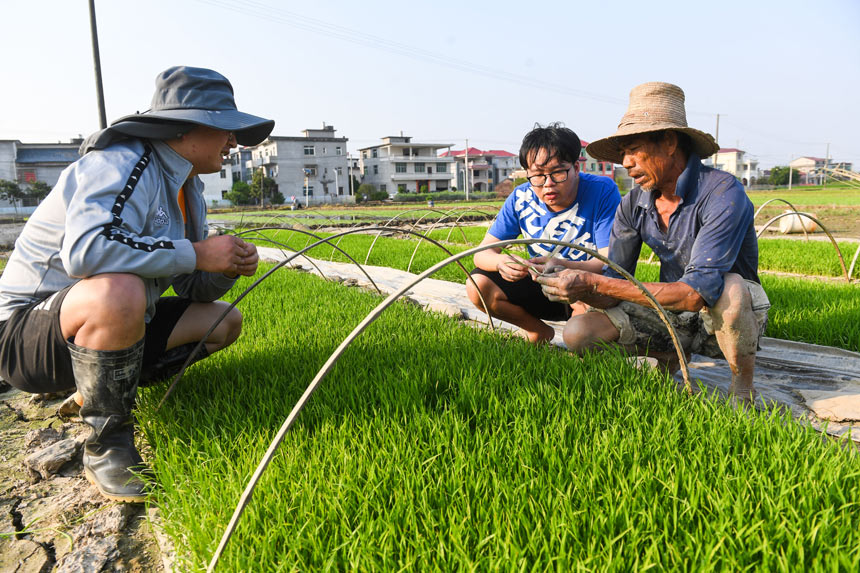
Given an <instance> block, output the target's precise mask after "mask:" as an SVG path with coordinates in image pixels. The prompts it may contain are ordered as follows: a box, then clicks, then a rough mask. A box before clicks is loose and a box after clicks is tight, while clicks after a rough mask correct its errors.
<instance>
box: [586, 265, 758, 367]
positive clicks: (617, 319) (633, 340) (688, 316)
mask: <svg viewBox="0 0 860 573" xmlns="http://www.w3.org/2000/svg"><path fill="white" fill-rule="evenodd" d="M745 282H746V285H747V288H748V289H749V293H750V298H751V299H752V311H753V314H754V315H755V319H756V323H757V324H758V329H759V330H758V338H759V340H761V337H762V336H763V335H764V331H765V329H766V328H767V311H768V309H769V308H770V301H769V300H768V298H767V294H766V293H765V292H764V289H763V288H762V286H761V285H760V284H758V283H757V282H754V281H749V280H748V281H745ZM589 312H602V313H604V314H605V315H606V316H607V317H609V320H610V321H611V322H612V325H613V326H614V327H615V328H617V329H618V332H619V336H618V340H617V341H616V342H618V343H619V344H623V345H624V346H636V347H637V348H640V349H644V348H647V349H649V350H651V351H653V352H668V351H671V350H674V349H675V345H674V344H673V343H672V337H671V336H670V335H669V331H668V330H667V329H666V325H665V324H663V321H662V320H661V319H660V315H659V314H658V313H657V311H656V310H654V309H653V308H652V307H650V306H647V307H646V306H642V305H640V304H636V303H633V302H626V301H625V302H621V303H619V304H618V305H617V306H614V307H612V308H606V309H599V308H591V309H589ZM666 313H667V314H668V315H669V320H670V322H671V323H672V326H674V327H675V331H676V332H677V333H678V339H679V341H680V343H681V346H682V347H683V348H684V351H685V352H694V353H696V354H701V355H703V356H710V357H712V358H723V352H722V351H721V350H720V346H719V345H718V344H717V338H716V336H714V323H713V320H712V318H711V313H710V312H709V310H708V307H703V308H702V310H700V311H699V312H672V311H666Z"/></svg>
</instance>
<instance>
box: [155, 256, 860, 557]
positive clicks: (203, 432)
mask: <svg viewBox="0 0 860 573" xmlns="http://www.w3.org/2000/svg"><path fill="white" fill-rule="evenodd" d="M247 283H248V280H247V279H243V280H242V282H241V283H240V285H239V286H242V285H243V284H247ZM252 295H253V296H249V297H248V298H247V299H246V300H245V301H244V302H245V303H246V304H245V306H244V307H243V312H244V315H245V321H244V325H243V326H244V333H243V336H242V337H241V338H240V339H239V341H237V343H236V344H234V345H233V346H231V347H230V348H228V349H226V350H224V351H222V352H220V353H218V354H216V355H214V356H213V357H212V358H211V359H209V360H206V361H203V362H200V363H198V364H196V365H195V366H194V367H192V369H191V370H190V371H189V373H188V374H187V380H185V381H184V382H183V384H182V385H180V386H179V387H178V389H177V392H176V395H175V396H173V397H172V399H171V400H170V401H169V402H168V403H167V404H166V406H165V407H164V408H162V409H161V410H160V411H159V412H157V413H155V412H154V405H155V403H156V402H157V401H158V398H159V397H160V394H159V389H158V388H151V389H145V390H144V391H143V392H142V396H141V400H140V407H139V412H138V418H139V420H140V423H141V426H142V429H143V432H144V434H145V436H146V439H147V440H148V441H149V442H150V444H151V445H152V455H153V459H152V460H151V462H152V465H153V468H154V469H155V472H156V474H157V476H158V483H157V487H156V489H155V492H154V496H155V500H156V501H157V503H158V504H159V506H160V507H161V509H162V513H163V515H164V519H165V522H166V528H167V530H168V532H169V533H170V534H171V536H172V537H173V538H174V541H175V542H176V543H177V547H178V550H179V552H180V555H181V556H182V557H183V558H184V559H187V561H185V566H186V567H185V568H187V569H189V570H200V569H202V568H203V567H204V566H205V564H206V562H207V561H208V559H209V557H210V556H211V554H212V552H213V551H214V549H215V546H216V544H217V541H218V538H219V536H220V532H221V531H222V530H223V528H224V526H225V525H226V522H227V519H228V517H229V515H230V513H231V511H232V509H233V507H234V505H235V503H236V501H237V500H238V497H239V494H240V493H241V491H242V489H243V486H244V484H245V482H246V481H247V479H248V477H249V476H250V474H251V472H252V471H253V468H254V467H255V465H256V464H257V462H258V461H259V459H260V457H261V456H262V453H263V451H264V450H265V449H266V447H267V445H268V443H269V441H270V440H271V438H272V436H273V434H274V432H275V431H276V429H277V427H278V426H279V424H280V423H281V421H282V420H283V418H284V417H285V416H286V413H287V412H288V411H289V409H290V408H291V407H292V405H293V404H294V402H295V401H296V399H297V398H298V396H299V395H300V394H301V392H302V391H303V390H304V387H305V385H306V384H307V382H308V381H309V380H310V379H311V378H312V377H313V375H314V373H315V372H316V370H317V369H318V368H319V366H320V365H321V364H322V363H323V362H324V361H325V360H326V358H327V356H328V355H329V354H330V353H331V351H332V350H334V348H335V347H336V346H337V345H338V344H339V343H340V341H341V340H342V339H343V338H344V337H345V336H346V334H347V333H348V332H349V331H350V330H351V329H352V328H353V326H354V325H355V324H356V323H357V322H359V321H360V320H361V318H362V317H363V316H364V315H365V314H366V313H367V312H369V311H370V310H371V309H372V308H374V307H375V306H376V304H377V303H378V302H379V300H380V299H379V298H378V297H376V296H374V295H372V294H369V293H367V292H364V291H361V290H358V289H348V288H345V287H343V286H341V285H337V284H333V283H327V282H325V281H322V280H319V279H318V278H316V277H313V276H309V275H307V274H304V273H295V272H290V271H283V272H279V273H276V274H275V275H274V276H273V277H272V279H271V280H270V281H267V282H265V283H263V284H262V285H261V286H260V287H259V288H258V289H257V290H256V291H254V292H253V293H252ZM310 325H312V326H311V327H309V326H310ZM858 486H860V470H858V469H857V456H856V454H855V453H853V450H846V449H842V448H840V447H839V446H838V445H837V444H835V443H832V442H828V441H826V440H825V441H823V440H822V439H821V437H820V435H819V434H817V433H816V432H814V431H812V430H811V429H809V428H806V427H804V426H802V425H799V424H797V423H795V422H794V420H793V419H792V418H791V417H790V415H788V414H784V413H780V412H778V411H769V412H765V413H745V412H739V411H736V410H734V409H732V408H730V407H728V406H726V405H724V404H723V403H721V402H718V401H716V400H714V399H713V397H712V396H710V395H707V394H705V393H701V394H698V395H696V396H693V397H687V396H685V395H684V394H682V393H680V392H678V391H677V390H676V388H675V384H674V382H672V381H670V380H668V379H667V378H665V377H662V376H659V375H657V374H656V373H653V372H647V371H643V370H639V369H637V368H635V367H633V366H632V365H631V364H630V363H628V362H627V361H625V360H624V358H623V357H622V356H621V355H619V354H618V353H616V352H608V353H604V354H598V355H589V356H585V357H583V358H578V357H573V356H570V355H567V354H566V353H563V352H559V351H558V350H557V349H553V348H535V347H532V346H529V345H527V344H526V343H525V342H523V341H519V340H516V339H507V338H501V337H499V336H497V335H493V334H492V333H488V332H484V331H475V330H472V329H469V328H467V327H464V326H462V325H460V324H459V323H457V322H455V321H454V320H452V319H449V318H446V317H441V316H438V315H432V314H428V313H425V312H423V311H421V310H420V309H417V308H415V307H412V306H410V305H407V304H395V305H394V306H393V307H392V308H390V309H389V310H388V311H386V313H385V314H383V316H382V317H380V318H379V320H377V321H376V322H375V323H373V324H372V325H371V326H370V327H369V328H368V330H367V331H365V332H364V333H363V334H362V336H361V337H359V338H358V339H357V340H356V341H355V343H354V344H353V345H352V346H351V347H350V348H349V349H347V352H346V353H345V354H344V356H343V357H342V359H341V360H340V361H339V362H338V363H337V364H336V366H335V368H334V370H333V371H332V372H331V374H330V375H329V377H328V378H327V379H326V380H325V384H324V385H323V386H321V388H320V389H319V391H318V392H317V393H316V394H315V395H314V397H313V398H312V400H311V402H310V404H309V405H308V407H307V408H306V409H305V411H304V412H303V413H302V415H301V417H300V418H299V421H298V423H297V424H296V426H295V427H294V429H293V430H292V431H291V432H290V433H289V434H288V435H287V437H286V439H285V441H284V443H283V444H282V446H281V449H280V450H279V453H278V455H277V456H276V458H275V460H274V461H273V463H272V466H271V467H270V470H269V471H268V472H267V474H265V475H264V477H263V479H262V481H261V482H260V485H259V487H258V489H257V491H256V494H255V496H254V498H253V501H252V503H251V505H250V506H249V507H248V509H247V512H246V515H245V518H244V519H243V521H242V522H241V523H240V525H239V528H238V530H237V532H236V535H235V536H234V539H233V541H232V542H231V544H230V545H229V546H228V547H227V551H226V553H225V554H224V556H223V557H222V560H221V563H220V567H219V570H223V571H292V570H346V569H349V570H361V571H389V570H407V569H408V570H413V569H420V570H428V571H451V570H520V569H528V570H573V569H578V570H601V571H604V570H608V571H621V570H624V571H628V570H643V569H648V568H659V569H685V570H704V571H711V570H728V569H731V570H736V569H752V568H755V569H763V570H777V571H788V570H798V569H800V570H833V569H856V568H857V567H858V566H860V528H858V527H857V524H858V523H857V517H856V515H857V511H856V510H857V503H858V501H860V487H858Z"/></svg>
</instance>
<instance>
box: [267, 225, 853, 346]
mask: <svg viewBox="0 0 860 573" xmlns="http://www.w3.org/2000/svg"><path fill="white" fill-rule="evenodd" d="M461 230H462V231H461ZM449 233H450V236H449ZM485 233H486V227H479V226H472V227H461V228H459V229H454V230H453V231H452V230H451V229H436V230H434V231H433V232H431V233H430V237H431V238H434V239H436V240H438V241H441V242H443V244H444V246H445V247H446V248H447V249H448V250H449V251H450V252H452V253H457V252H461V251H464V250H466V249H468V248H469V247H470V246H474V245H475V244H477V243H479V242H480V240H481V239H482V238H483V236H484V234H485ZM464 234H465V239H464ZM264 235H265V237H267V238H269V239H272V240H275V241H277V242H278V243H281V244H283V245H285V246H286V247H287V248H289V249H290V250H296V251H297V250H300V249H302V248H304V247H306V246H307V245H309V244H311V243H313V242H314V241H315V240H316V239H313V238H309V237H308V236H307V235H304V234H301V233H297V232H295V231H291V230H270V231H266V232H265V233H264ZM317 235H318V236H320V237H328V236H331V233H318V234H317ZM446 239H449V240H448V241H446ZM454 239H456V241H455V240H454ZM374 240H375V241H376V243H375V244H373V243H374ZM260 244H264V243H263V242H260ZM336 244H337V245H338V246H339V247H340V248H341V249H343V250H344V251H345V252H346V253H348V254H350V255H351V256H352V257H353V258H355V259H356V260H357V261H358V262H359V263H360V264H364V263H365V260H367V264H371V265H376V266H385V267H390V268H395V269H400V270H410V271H411V272H413V273H420V272H422V271H424V270H426V269H428V268H430V267H431V266H433V265H434V264H436V263H438V262H439V261H442V260H444V259H445V258H447V256H448V255H447V254H446V253H445V252H444V251H442V250H441V249H440V248H439V247H437V246H435V245H432V244H430V243H429V242H426V241H425V242H423V243H421V244H419V239H418V238H416V237H406V238H395V237H391V236H382V237H378V238H377V237H376V233H371V234H353V235H347V236H345V237H343V238H342V239H341V240H340V242H339V243H336ZM372 244H373V249H372V250H370V247H371V245H372ZM842 244H843V245H844V246H845V248H846V249H851V248H852V247H853V248H854V249H856V248H858V246H860V245H858V244H857V243H847V242H845V243H842ZM416 247H417V249H416ZM369 250H370V256H369V257H367V253H368V251H369ZM759 250H760V253H761V255H760V258H761V261H762V264H761V265H760V268H761V269H765V270H774V271H789V272H810V270H809V269H811V270H812V272H811V274H822V275H827V276H841V274H842V270H841V267H840V266H839V262H838V259H837V257H836V254H835V251H834V250H833V247H832V245H831V244H830V243H829V242H828V243H823V242H815V241H810V242H809V243H802V242H799V241H794V240H790V239H773V240H771V239H768V240H764V239H763V240H762V241H761V244H760V246H759ZM846 252H852V253H853V251H850V250H846ZM413 253H414V257H413ZM309 255H310V256H312V257H314V258H319V259H324V260H334V261H339V262H348V261H349V259H348V258H347V257H346V256H345V255H343V254H342V253H340V252H338V251H337V250H335V249H334V248H333V247H331V246H329V245H320V246H318V247H314V248H313V249H311V250H310V251H309ZM648 255H650V250H649V249H648V247H647V246H643V253H642V262H640V264H639V265H638V267H637V273H636V275H637V278H639V279H640V280H642V281H657V280H659V266H658V265H657V264H647V263H645V262H644V261H645V260H647V256H648ZM300 261H301V259H299V262H300ZM410 261H411V266H410ZM847 262H848V261H846V264H847ZM462 263H463V266H464V267H465V268H466V270H471V269H472V268H473V266H474V265H473V261H472V258H471V257H467V258H465V259H463V260H462ZM804 269H806V270H804ZM434 278H438V279H442V280H448V281H454V282H460V283H462V282H464V281H465V280H466V277H465V274H464V272H463V270H462V269H461V268H459V267H458V266H456V265H448V266H447V267H444V268H443V269H441V270H440V271H438V272H437V273H436V274H435V275H434ZM761 279H762V282H763V285H764V287H765V290H766V292H767V293H768V296H769V297H770V299H771V303H772V304H773V307H772V309H771V311H770V313H769V317H770V318H769V323H768V330H767V332H766V335H767V336H771V337H774V338H783V339H788V340H796V341H800V342H810V343H814V344H823V345H827V346H837V347H840V348H844V349H846V350H852V351H855V352H857V351H860V285H858V284H857V283H856V282H855V283H851V284H844V283H839V282H826V283H825V282H821V281H812V280H803V279H799V278H793V277H781V276H774V275H768V274H765V273H762V274H761Z"/></svg>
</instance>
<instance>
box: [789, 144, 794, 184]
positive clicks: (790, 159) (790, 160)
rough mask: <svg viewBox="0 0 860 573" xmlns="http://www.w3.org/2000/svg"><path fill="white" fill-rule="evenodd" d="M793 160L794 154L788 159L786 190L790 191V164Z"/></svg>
mask: <svg viewBox="0 0 860 573" xmlns="http://www.w3.org/2000/svg"><path fill="white" fill-rule="evenodd" d="M793 160H794V154H793V153H792V154H791V155H790V156H789V157H788V190H789V191H791V162H792V161H793Z"/></svg>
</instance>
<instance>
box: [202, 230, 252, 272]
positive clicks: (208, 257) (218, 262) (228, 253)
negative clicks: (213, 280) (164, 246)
mask: <svg viewBox="0 0 860 573" xmlns="http://www.w3.org/2000/svg"><path fill="white" fill-rule="evenodd" d="M193 246H194V252H195V254H196V255H197V265H196V268H197V270H200V271H207V272H211V273H224V274H225V275H227V276H229V277H231V278H232V277H236V276H238V275H240V274H242V275H252V274H254V272H255V271H256V270H257V262H258V260H259V257H258V255H257V248H256V247H255V246H254V245H253V244H251V243H247V242H245V241H243V240H242V239H241V238H240V237H236V236H233V235H217V236H214V237H209V238H208V239H204V240H202V241H198V242H196V243H193Z"/></svg>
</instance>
